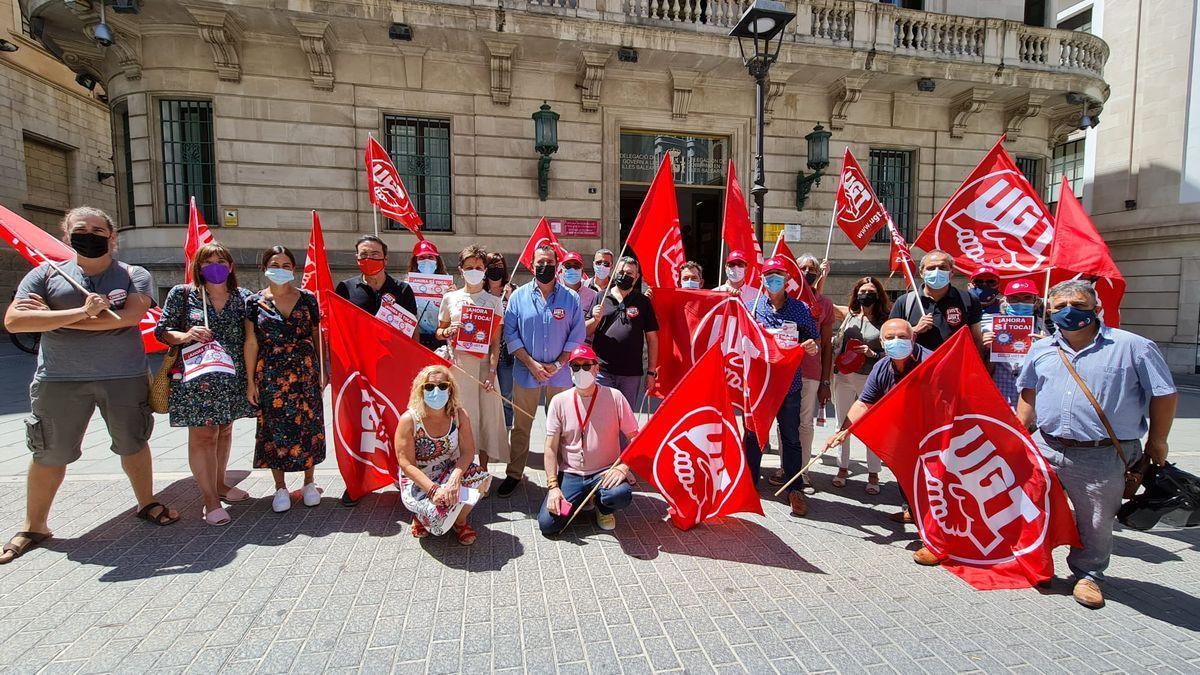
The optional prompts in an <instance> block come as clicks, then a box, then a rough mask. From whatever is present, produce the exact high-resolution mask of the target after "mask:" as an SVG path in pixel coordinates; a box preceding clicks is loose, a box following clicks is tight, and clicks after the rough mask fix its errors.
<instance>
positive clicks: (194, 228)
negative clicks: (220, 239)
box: [183, 197, 216, 284]
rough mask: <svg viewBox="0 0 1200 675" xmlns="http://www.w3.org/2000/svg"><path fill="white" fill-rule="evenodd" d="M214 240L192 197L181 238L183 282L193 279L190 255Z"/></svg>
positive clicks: (189, 281)
mask: <svg viewBox="0 0 1200 675" xmlns="http://www.w3.org/2000/svg"><path fill="white" fill-rule="evenodd" d="M214 241H216V239H214V238H213V235H212V230H210V229H208V225H205V224H204V216H202V215H200V209H198V208H196V198H195V197H192V198H191V201H190V202H189V204H188V229H187V236H186V238H184V240H183V283H185V284H190V283H192V281H193V279H192V256H194V255H196V251H199V250H200V247H201V246H207V245H209V244H211V243H213V242H214Z"/></svg>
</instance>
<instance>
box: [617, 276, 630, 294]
mask: <svg viewBox="0 0 1200 675" xmlns="http://www.w3.org/2000/svg"><path fill="white" fill-rule="evenodd" d="M614 283H616V284H617V288H619V289H621V290H623V291H627V290H629V289H631V288H633V276H632V275H629V274H618V275H617V279H616V281H615V282H614Z"/></svg>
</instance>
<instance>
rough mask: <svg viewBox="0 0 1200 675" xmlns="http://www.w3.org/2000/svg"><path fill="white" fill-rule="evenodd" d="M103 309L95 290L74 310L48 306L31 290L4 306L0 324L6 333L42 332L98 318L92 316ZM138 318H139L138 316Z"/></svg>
mask: <svg viewBox="0 0 1200 675" xmlns="http://www.w3.org/2000/svg"><path fill="white" fill-rule="evenodd" d="M105 309H108V298H106V297H104V296H102V295H98V294H96V293H89V294H88V295H87V296H86V297H85V298H84V304H83V306H82V307H78V308H75V309H50V308H49V306H47V305H46V302H45V300H43V299H42V297H41V296H39V295H36V294H33V293H31V294H30V295H29V297H27V298H19V299H17V300H15V301H14V302H13V303H12V304H11V305H9V306H8V311H7V312H6V313H5V315H4V327H5V329H6V330H8V332H10V333H43V332H46V331H51V330H57V329H59V328H66V327H68V326H71V325H72V324H76V323H80V322H91V321H98V319H96V318H94V317H97V316H99V315H100V313H101V312H103V311H104V310H105ZM143 313H145V311H144V310H143ZM138 320H141V317H140V316H139V317H138ZM135 323H136V322H135ZM75 327H76V328H78V326H75ZM106 330H108V329H106Z"/></svg>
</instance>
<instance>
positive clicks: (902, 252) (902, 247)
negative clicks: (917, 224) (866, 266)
mask: <svg viewBox="0 0 1200 675" xmlns="http://www.w3.org/2000/svg"><path fill="white" fill-rule="evenodd" d="M887 226H888V234H890V235H891V237H892V249H891V253H890V254H889V255H890V260H889V262H888V266H889V269H891V273H892V274H895V273H896V272H900V273H901V274H903V275H904V280H905V281H907V282H908V286H909V288H911V289H913V290H916V289H917V282H916V279H914V278H913V270H915V269H916V268H917V264H916V263H915V262H913V257H912V251H910V250H909V248H908V242H906V241H904V237H901V236H900V231H899V230H897V229H896V224H895V223H893V222H892V221H891V220H890V219H889V220H888V222H887Z"/></svg>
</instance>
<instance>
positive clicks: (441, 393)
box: [422, 387, 450, 410]
mask: <svg viewBox="0 0 1200 675" xmlns="http://www.w3.org/2000/svg"><path fill="white" fill-rule="evenodd" d="M422 396H424V398H425V405H427V406H429V407H430V408H433V409H434V410H441V409H442V408H445V407H446V403H447V402H448V401H449V400H450V390H449V389H438V388H437V387H434V388H433V391H427V392H424V393H423V394H422Z"/></svg>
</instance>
